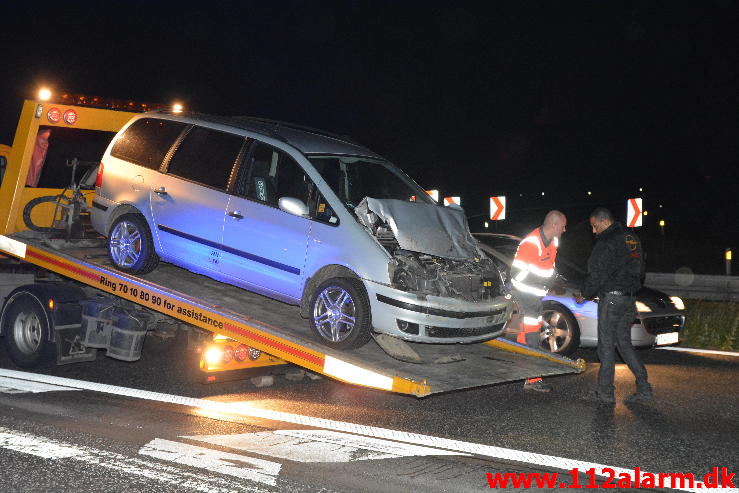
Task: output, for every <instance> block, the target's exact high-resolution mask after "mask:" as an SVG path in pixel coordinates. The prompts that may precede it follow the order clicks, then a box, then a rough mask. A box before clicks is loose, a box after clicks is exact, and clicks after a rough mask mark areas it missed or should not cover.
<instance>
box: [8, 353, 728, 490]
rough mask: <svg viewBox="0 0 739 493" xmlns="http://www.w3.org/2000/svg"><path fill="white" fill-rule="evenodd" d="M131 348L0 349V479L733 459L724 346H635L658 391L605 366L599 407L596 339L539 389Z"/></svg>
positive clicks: (266, 478) (193, 483) (408, 475)
mask: <svg viewBox="0 0 739 493" xmlns="http://www.w3.org/2000/svg"><path fill="white" fill-rule="evenodd" d="M144 353H145V355H144V358H143V359H142V360H141V361H139V362H136V363H125V362H120V361H116V360H112V359H109V358H106V357H105V356H104V355H103V353H102V352H100V353H99V355H98V359H97V360H96V361H94V362H90V363H83V364H77V365H68V366H64V367H55V368H51V369H49V370H47V371H41V372H36V373H35V374H28V373H25V374H24V373H15V372H13V371H8V370H17V369H16V368H14V367H13V365H12V364H11V363H10V362H9V361H8V360H7V358H6V356H5V355H4V352H3V353H2V354H0V368H2V369H5V370H2V369H0V483H1V484H2V491H3V492H6V493H10V492H49V491H54V492H88V491H89V492H100V491H106V492H129V491H131V492H132V491H159V492H169V491H173V492H174V491H177V492H190V491H193V492H194V491H234V492H241V491H449V492H458V491H460V492H461V491H482V490H487V489H490V487H489V483H488V479H487V476H486V473H491V474H494V473H496V472H500V473H505V472H547V473H552V472H558V473H559V474H560V480H561V481H560V480H558V481H559V482H562V483H567V484H570V483H571V482H572V478H571V476H570V475H569V474H566V471H567V470H568V469H569V468H570V467H572V466H573V464H574V465H578V466H581V468H580V470H581V472H582V471H583V470H584V468H586V467H587V466H588V465H591V466H593V467H596V468H601V467H606V466H607V467H613V468H623V469H628V470H632V469H633V468H635V467H639V468H640V469H641V470H642V471H650V472H652V473H660V472H668V473H669V472H673V473H677V472H679V473H693V474H695V475H697V476H698V477H699V478H700V477H702V476H703V475H704V474H705V473H707V472H710V471H711V468H713V467H719V468H721V467H727V468H728V471H730V472H731V471H734V472H736V471H738V470H739V467H738V466H739V454H738V453H737V452H738V450H739V447H737V439H736V437H737V430H739V426H738V425H739V419H737V418H738V417H739V413H738V411H737V409H739V393H737V389H739V371H737V370H739V357H736V356H718V355H706V354H688V353H682V352H672V351H659V350H650V351H641V352H640V354H641V356H642V357H643V358H644V360H645V362H646V364H647V368H648V371H649V376H650V380H651V382H652V384H653V386H654V388H655V395H656V402H655V403H654V405H653V406H650V407H644V406H631V407H627V406H626V405H624V404H623V403H622V402H621V401H622V399H623V398H624V397H625V396H627V395H628V394H629V393H631V392H632V391H633V386H634V384H633V378H632V377H631V374H630V373H629V371H628V369H626V368H625V366H624V365H619V367H618V368H617V372H616V378H617V386H618V390H617V398H618V399H619V402H618V403H617V405H616V406H615V407H613V408H612V407H609V406H603V405H600V404H597V403H595V402H592V401H590V400H588V399H587V392H588V391H589V390H590V389H591V388H592V386H593V384H594V382H595V372H597V368H598V364H597V362H595V355H594V352H592V351H584V352H582V354H580V355H579V356H582V357H584V358H585V359H586V360H587V361H588V363H589V367H588V369H587V371H586V372H584V373H583V374H581V375H575V376H572V375H570V376H562V377H556V378H551V379H549V381H550V382H551V384H552V385H553V386H554V392H553V393H551V394H536V393H528V392H524V391H523V389H522V386H521V383H520V382H518V383H511V384H504V385H496V386H491V387H485V388H479V389H473V390H466V391H460V392H453V393H448V394H442V395H435V396H431V397H428V398H425V399H417V398H414V397H409V396H402V395H394V394H389V393H385V392H380V391H371V390H365V389H361V388H357V387H353V386H349V385H346V384H342V383H338V382H334V381H331V380H327V379H320V380H310V379H308V378H304V379H303V380H302V381H300V382H292V381H288V380H286V379H284V378H276V380H275V384H274V385H273V386H271V387H266V388H256V387H254V386H253V385H252V384H251V383H250V382H249V381H233V382H226V383H218V384H213V385H202V384H200V383H195V381H194V377H195V376H196V374H197V372H193V371H191V369H192V367H193V361H192V355H191V354H190V353H189V352H188V351H187V350H186V344H184V343H183V342H182V341H180V340H179V339H178V340H175V341H170V342H169V343H168V344H164V343H162V342H159V341H157V340H153V339H151V338H150V339H148V340H147V342H146V345H145V351H144ZM450 369H451V366H450ZM56 377H61V378H63V379H66V380H55V379H54V378H56ZM60 384H61V386H60ZM98 384H105V385H103V386H101V385H98ZM49 385H56V387H53V386H49ZM129 389H135V390H129ZM577 461H579V462H577ZM615 471H616V473H617V477H618V472H619V469H615ZM598 472H600V471H598ZM579 478H580V483H581V484H582V485H583V486H585V485H586V484H587V483H588V480H589V477H588V476H587V475H584V474H580V475H579ZM596 479H597V481H598V482H602V481H604V480H605V478H603V477H598V478H596ZM734 484H736V485H738V486H739V481H737V480H735V481H734ZM510 489H511V491H516V490H517V489H519V488H510ZM618 489H619V490H620V489H622V488H618ZM653 489H655V488H653ZM521 491H523V489H521Z"/></svg>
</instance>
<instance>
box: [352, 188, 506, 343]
mask: <svg viewBox="0 0 739 493" xmlns="http://www.w3.org/2000/svg"><path fill="white" fill-rule="evenodd" d="M355 213H356V215H357V217H358V218H359V222H360V223H361V224H362V225H364V226H365V227H366V228H367V230H368V231H369V232H370V233H371V234H372V235H373V236H374V237H375V239H376V240H377V241H378V242H379V243H380V244H381V245H382V246H383V247H384V248H385V249H386V250H387V252H388V253H389V254H390V256H391V260H390V261H389V262H388V274H389V279H390V283H391V286H390V288H391V289H390V290H389V291H391V293H390V292H385V293H381V292H380V291H378V293H377V299H378V300H379V301H380V302H382V303H383V304H384V305H386V307H387V306H390V307H392V310H393V311H394V314H393V316H394V317H395V324H394V325H395V326H397V327H398V330H399V333H398V334H397V335H399V336H400V337H402V338H404V339H409V340H416V341H420V342H479V341H480V340H486V339H492V338H494V337H497V336H498V335H500V334H501V333H502V331H503V327H504V325H505V322H507V320H508V318H509V317H510V314H511V311H512V308H511V303H510V301H509V298H510V297H509V296H507V295H508V291H507V290H506V288H505V279H504V277H503V276H504V274H503V273H502V272H501V270H500V269H498V267H497V265H496V263H495V262H494V261H493V260H492V259H490V258H488V257H486V256H485V254H484V253H483V252H482V251H481V250H480V249H479V248H478V246H477V242H476V240H475V239H474V238H473V237H472V234H471V233H470V231H469V226H468V225H467V220H466V218H465V216H464V212H463V211H462V209H461V208H449V207H439V206H435V205H431V204H425V203H416V202H409V201H402V200H391V199H374V198H370V197H368V198H365V199H364V200H362V202H361V203H360V204H359V205H358V206H357V207H356V208H355Z"/></svg>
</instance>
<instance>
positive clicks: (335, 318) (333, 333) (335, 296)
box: [313, 286, 356, 342]
mask: <svg viewBox="0 0 739 493" xmlns="http://www.w3.org/2000/svg"><path fill="white" fill-rule="evenodd" d="M355 314H356V308H355V306H354V300H353V299H352V297H351V295H350V294H349V293H348V292H347V291H346V290H344V289H343V288H341V287H339V286H329V287H327V288H326V289H324V290H323V291H321V293H320V294H319V295H318V300H317V303H316V304H315V305H314V306H313V322H314V323H315V326H316V330H318V332H319V333H320V335H321V337H323V338H324V339H326V340H328V341H331V342H341V341H343V340H344V339H346V338H347V337H349V335H351V333H352V331H353V330H354V325H355V323H356V318H355Z"/></svg>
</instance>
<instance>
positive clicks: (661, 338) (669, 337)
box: [655, 332, 678, 346]
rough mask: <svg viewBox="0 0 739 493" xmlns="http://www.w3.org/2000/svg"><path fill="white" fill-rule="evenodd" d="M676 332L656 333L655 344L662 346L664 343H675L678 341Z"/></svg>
mask: <svg viewBox="0 0 739 493" xmlns="http://www.w3.org/2000/svg"><path fill="white" fill-rule="evenodd" d="M677 335H678V334H677V332H668V333H667V334H657V340H656V341H655V344H656V345H657V346H664V345H665V344H675V343H676V342H678V337H677Z"/></svg>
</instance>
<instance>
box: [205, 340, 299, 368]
mask: <svg viewBox="0 0 739 493" xmlns="http://www.w3.org/2000/svg"><path fill="white" fill-rule="evenodd" d="M199 352H200V354H201V359H200V369H201V370H203V371H205V372H218V371H225V370H238V369H243V368H254V367H260V366H270V365H281V364H285V363H286V362H285V361H283V360H281V359H280V358H276V357H274V356H272V355H270V354H267V353H263V352H261V351H260V350H259V349H257V348H253V347H250V346H247V345H246V344H240V343H239V342H238V341H234V340H233V339H231V338H228V337H224V336H221V335H216V336H215V337H214V338H213V340H211V341H210V342H208V343H207V344H206V345H205V346H204V347H201V348H200V349H199Z"/></svg>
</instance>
